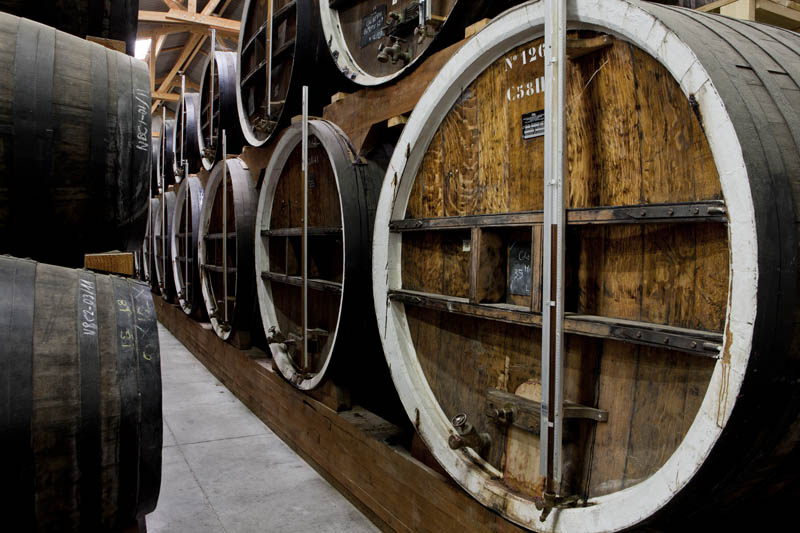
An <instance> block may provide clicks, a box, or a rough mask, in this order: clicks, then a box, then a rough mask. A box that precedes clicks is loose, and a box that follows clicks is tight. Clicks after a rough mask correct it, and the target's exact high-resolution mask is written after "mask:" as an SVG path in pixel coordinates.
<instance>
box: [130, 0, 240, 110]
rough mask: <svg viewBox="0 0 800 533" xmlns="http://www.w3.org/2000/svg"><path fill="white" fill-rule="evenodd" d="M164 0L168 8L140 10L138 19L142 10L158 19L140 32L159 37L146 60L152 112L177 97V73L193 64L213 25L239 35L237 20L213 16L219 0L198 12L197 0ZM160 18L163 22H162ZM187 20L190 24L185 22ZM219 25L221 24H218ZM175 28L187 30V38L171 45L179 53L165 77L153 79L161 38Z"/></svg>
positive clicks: (146, 16) (161, 46) (222, 31)
mask: <svg viewBox="0 0 800 533" xmlns="http://www.w3.org/2000/svg"><path fill="white" fill-rule="evenodd" d="M163 1H164V4H166V6H167V7H168V8H169V11H166V12H164V11H158V12H147V11H144V12H142V11H140V12H139V13H140V16H139V20H140V21H144V20H143V18H142V13H145V15H144V18H145V19H146V18H148V17H150V18H155V19H157V22H156V23H155V24H157V26H156V27H155V28H153V26H152V25H151V24H149V23H148V28H143V29H141V30H140V31H139V38H147V37H150V38H151V39H158V41H157V42H156V43H155V44H156V46H155V47H153V46H152V45H151V54H150V56H151V57H149V58H148V63H149V64H150V70H151V84H152V93H153V106H152V111H153V112H155V111H156V109H158V107H159V106H160V105H161V104H162V103H163V102H164V101H177V99H178V98H179V96H178V95H177V94H175V93H172V92H170V91H171V90H172V89H173V88H175V87H178V86H180V82H179V79H178V78H177V75H178V73H179V72H181V71H183V72H185V71H186V70H187V69H188V68H189V67H190V66H191V65H192V62H193V61H194V59H195V57H197V54H198V53H205V51H203V50H201V49H202V47H203V44H204V43H205V41H206V39H207V38H208V33H207V32H208V30H210V29H212V28H214V29H217V30H218V31H220V32H221V33H236V35H237V37H238V31H239V30H238V27H239V26H240V22H238V21H232V20H229V19H224V18H221V17H219V16H215V15H214V13H215V10H217V7H218V6H219V5H220V4H221V3H222V2H221V0H209V2H208V3H207V4H206V6H205V7H204V8H203V9H202V10H201V11H200V12H199V13H198V12H197V1H196V0H187V4H186V6H184V3H183V2H181V1H178V0H163ZM230 2H231V0H226V1H225V2H224V3H222V7H221V8H220V9H219V10H218V14H222V13H224V12H225V10H226V9H227V7H228V5H229V4H230ZM148 13H149V14H148ZM162 18H163V21H161V19H162ZM186 21H188V22H189V23H186ZM144 22H146V21H144ZM234 24H235V28H236V29H235V31H233V30H234ZM218 25H219V26H221V27H217V26H218ZM178 28H179V31H180V32H186V31H188V32H189V36H188V39H187V41H186V43H184V44H183V45H182V46H180V47H172V48H170V49H169V50H171V51H172V50H181V54H180V56H179V57H178V59H177V60H176V62H175V64H174V65H173V67H172V69H170V71H169V73H168V74H167V75H166V76H164V77H161V78H159V79H158V80H156V79H155V66H156V61H157V60H158V56H159V53H160V52H163V51H164V50H165V49H163V44H164V42H163V39H165V38H166V36H167V35H169V34H172V33H178V31H175V30H176V29H178ZM187 87H192V88H195V87H196V88H197V89H198V90H199V86H198V84H197V83H193V82H191V80H187Z"/></svg>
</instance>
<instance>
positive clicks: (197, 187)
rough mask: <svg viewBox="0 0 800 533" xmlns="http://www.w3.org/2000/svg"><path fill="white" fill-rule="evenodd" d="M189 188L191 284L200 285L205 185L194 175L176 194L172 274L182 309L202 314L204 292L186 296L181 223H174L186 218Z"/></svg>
mask: <svg viewBox="0 0 800 533" xmlns="http://www.w3.org/2000/svg"><path fill="white" fill-rule="evenodd" d="M187 190H188V194H189V202H190V205H191V213H192V215H191V220H190V224H191V227H192V239H191V251H192V263H191V266H190V268H189V269H190V271H191V274H190V280H191V281H190V284H191V286H193V287H198V286H199V285H200V269H199V268H198V266H197V245H198V240H197V237H198V228H199V225H200V209H201V205H202V196H203V185H202V184H201V183H200V179H199V178H196V177H194V176H189V177H188V178H187V179H185V180H183V183H181V185H180V187H179V188H178V191H177V193H176V195H175V211H174V213H175V215H174V217H173V224H172V231H171V232H170V235H171V244H170V255H171V257H172V274H173V278H174V280H175V281H174V283H175V288H176V292H177V300H178V305H180V307H181V309H183V312H184V313H186V314H187V315H189V316H200V315H202V309H203V307H204V304H203V301H202V293H201V292H200V291H198V290H192V291H191V293H190V294H191V296H190V297H189V298H187V297H186V287H185V284H184V277H183V271H182V270H181V268H182V266H181V263H180V261H179V260H178V250H179V248H178V245H177V239H178V235H177V234H178V232H179V231H180V228H181V225H180V224H181V223H178V224H175V223H174V220H179V221H183V220H184V215H183V208H184V205H185V202H186V194H187Z"/></svg>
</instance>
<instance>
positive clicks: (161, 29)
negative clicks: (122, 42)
mask: <svg viewBox="0 0 800 533" xmlns="http://www.w3.org/2000/svg"><path fill="white" fill-rule="evenodd" d="M195 29H197V26H196V25H194V24H158V25H155V26H148V27H147V28H142V27H141V26H139V31H138V32H137V33H136V38H137V39H155V38H156V37H158V36H159V35H170V34H173V33H183V32H185V31H192V30H195Z"/></svg>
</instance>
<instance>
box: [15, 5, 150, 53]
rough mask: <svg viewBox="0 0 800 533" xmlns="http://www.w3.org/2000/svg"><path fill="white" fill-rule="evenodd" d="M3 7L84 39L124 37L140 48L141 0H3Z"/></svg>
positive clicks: (130, 49)
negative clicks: (33, 0)
mask: <svg viewBox="0 0 800 533" xmlns="http://www.w3.org/2000/svg"><path fill="white" fill-rule="evenodd" d="M0 11H3V12H5V13H9V14H11V15H16V16H18V17H24V18H27V19H30V20H34V21H36V22H40V23H42V24H44V25H46V26H51V27H53V28H56V29H57V30H60V31H63V32H66V33H70V34H72V35H75V36H76V37H80V38H81V39H84V38H85V37H87V36H91V37H102V38H104V39H114V40H117V41H123V42H124V43H125V45H126V48H127V53H128V55H131V56H132V55H133V54H134V51H135V49H136V30H137V27H138V12H139V0H37V1H36V2H32V1H31V0H0Z"/></svg>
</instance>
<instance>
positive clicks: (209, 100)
mask: <svg viewBox="0 0 800 533" xmlns="http://www.w3.org/2000/svg"><path fill="white" fill-rule="evenodd" d="M211 59H212V58H211V57H209V58H208V60H207V61H206V64H205V67H204V69H203V79H202V81H201V82H200V155H201V157H202V162H203V167H204V168H205V169H206V170H208V171H211V169H213V168H214V165H215V164H216V163H217V162H218V161H221V160H222V151H223V150H222V132H223V131H225V133H226V138H227V150H228V151H227V153H228V155H230V154H238V153H241V151H242V147H243V146H244V144H245V140H244V135H243V134H242V128H241V126H240V125H239V113H238V111H237V108H236V53H235V52H220V51H217V52H214V56H213V61H212V60H211Z"/></svg>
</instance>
